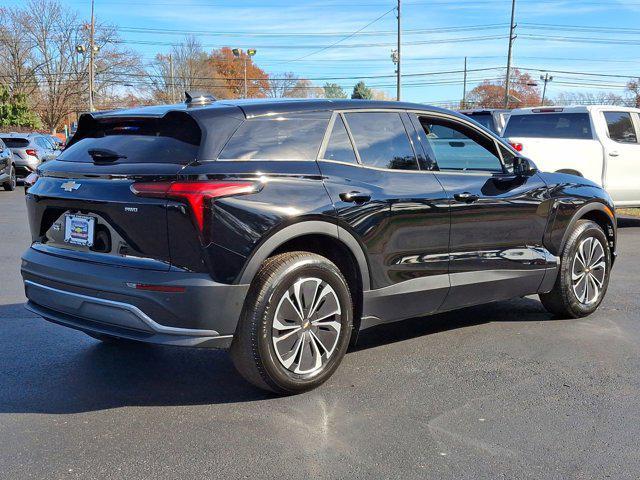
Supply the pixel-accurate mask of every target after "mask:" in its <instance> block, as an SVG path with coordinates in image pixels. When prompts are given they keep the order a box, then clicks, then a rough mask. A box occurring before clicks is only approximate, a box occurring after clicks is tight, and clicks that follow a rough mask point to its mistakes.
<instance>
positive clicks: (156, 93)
mask: <svg viewBox="0 0 640 480" xmlns="http://www.w3.org/2000/svg"><path fill="white" fill-rule="evenodd" d="M172 70H173V71H172ZM172 75H173V80H172ZM216 75H217V71H216V69H215V67H214V66H213V64H212V63H211V62H210V61H209V57H208V55H207V54H206V53H205V51H204V50H203V49H202V45H201V44H200V42H199V41H198V39H197V38H196V37H194V36H188V37H186V38H185V39H184V41H183V42H181V43H180V44H179V45H175V46H174V47H173V48H172V49H171V53H170V54H160V53H159V54H158V55H156V58H155V61H154V62H153V64H152V65H151V68H150V69H149V72H148V76H149V80H150V83H151V88H152V94H153V97H154V98H155V99H156V100H158V101H160V102H165V103H167V102H176V101H178V100H179V99H180V98H182V95H183V92H185V91H189V90H204V91H208V92H210V93H212V94H214V95H216V96H218V97H221V98H227V97H228V96H229V95H227V92H226V86H224V84H223V82H221V81H219V79H218V78H217V77H216ZM172 97H173V98H172Z"/></svg>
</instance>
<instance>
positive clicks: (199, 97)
mask: <svg viewBox="0 0 640 480" xmlns="http://www.w3.org/2000/svg"><path fill="white" fill-rule="evenodd" d="M184 96H185V101H184V103H186V104H187V105H188V106H190V107H199V106H202V105H209V104H210V103H213V102H215V101H216V97H214V96H213V95H211V94H210V93H208V92H197V91H196V92H184Z"/></svg>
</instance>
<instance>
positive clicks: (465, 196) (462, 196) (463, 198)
mask: <svg viewBox="0 0 640 480" xmlns="http://www.w3.org/2000/svg"><path fill="white" fill-rule="evenodd" d="M453 198H455V199H456V200H458V201H459V202H465V203H473V202H477V201H478V200H479V199H480V197H479V196H478V195H474V194H473V193H469V192H464V193H456V194H455V195H454V196H453Z"/></svg>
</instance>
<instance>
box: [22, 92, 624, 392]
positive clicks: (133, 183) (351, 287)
mask: <svg viewBox="0 0 640 480" xmlns="http://www.w3.org/2000/svg"><path fill="white" fill-rule="evenodd" d="M189 98H190V100H189V101H188V102H187V103H186V104H185V105H183V106H180V105H168V106H156V107H146V108H140V109H133V110H125V111H112V112H104V113H91V114H84V115H82V116H81V118H80V121H79V126H78V131H77V133H76V135H75V136H74V137H73V138H72V139H71V140H70V142H69V144H68V146H67V148H66V149H65V151H64V152H63V153H62V154H61V155H60V157H59V158H58V159H57V160H54V161H51V162H47V163H45V164H44V165H42V166H40V168H39V178H38V179H37V180H36V181H35V183H34V184H33V186H31V188H30V189H29V191H28V193H27V195H26V201H27V207H28V215H29V224H30V228H31V235H32V239H33V244H32V246H31V247H30V248H29V249H28V250H27V251H26V252H25V253H24V255H23V257H22V275H23V278H24V284H25V291H26V296H27V298H28V304H27V306H28V308H29V309H30V310H31V311H33V312H35V313H37V314H39V315H41V316H42V317H44V318H45V319H48V320H50V321H52V322H54V323H58V324H61V325H65V326H68V327H71V328H75V329H78V330H81V331H84V332H86V333H87V334H89V335H90V336H92V337H95V338H98V339H100V340H104V341H109V342H114V341H122V340H137V341H142V342H151V343H157V344H165V345H174V346H198V347H211V348H216V347H223V348H227V347H229V348H230V351H231V356H232V359H233V362H234V364H235V366H236V367H237V369H238V370H239V371H240V373H241V374H242V375H244V377H245V378H247V379H248V380H249V381H250V382H252V383H253V384H255V385H257V386H259V387H261V388H264V389H267V390H271V391H274V392H278V393H287V394H288V393H295V392H300V391H304V390H308V389H310V388H313V387H316V386H318V385H319V384H321V383H322V382H324V381H325V380H326V379H327V378H328V377H329V376H330V375H331V374H332V373H333V372H334V371H335V370H336V368H337V367H338V364H339V363H340V362H341V360H342V358H343V356H344V354H345V352H346V350H347V347H348V346H349V345H350V344H353V343H355V341H356V338H357V336H358V332H359V331H361V330H363V329H366V328H368V327H371V326H373V325H377V324H379V323H383V322H395V321H398V320H402V319H406V318H410V317H416V316H423V315H428V314H432V313H436V312H441V311H446V310H452V309H457V308H461V307H466V306H469V305H476V304H481V303H486V302H493V301H496V300H505V299H510V298H514V297H521V296H523V295H529V294H539V295H540V298H541V299H542V302H543V304H544V306H545V307H546V308H547V309H548V310H549V311H551V312H553V313H554V314H556V315H559V316H562V317H572V318H575V317H582V316H585V315H588V314H590V313H591V312H593V311H594V310H595V309H596V308H597V307H598V305H599V304H600V302H601V301H602V299H603V297H604V295H605V292H606V290H607V285H608V281H609V275H610V271H611V268H612V265H613V261H614V257H615V250H616V222H615V214H614V210H613V208H614V207H613V203H612V202H611V199H610V198H609V196H608V195H607V193H606V192H605V191H604V190H603V189H602V188H600V187H599V186H597V185H596V184H595V183H593V182H591V181H589V180H587V179H585V178H579V177H574V176H571V175H564V174H551V173H539V172H538V171H537V170H536V167H535V165H534V164H533V163H532V162H531V161H529V160H527V159H525V158H523V157H521V156H519V155H518V154H517V153H516V152H515V151H514V150H513V149H512V148H511V147H510V146H509V145H508V144H507V143H506V142H504V141H503V140H502V139H500V138H499V137H497V136H495V135H493V134H491V133H489V132H488V131H486V130H485V129H483V128H480V127H478V126H477V124H475V123H474V122H472V121H470V120H469V119H468V118H467V117H464V116H462V115H459V114H457V113H454V112H451V111H447V110H444V109H439V108H435V107H427V106H424V105H417V104H410V103H399V102H378V101H364V100H356V101H351V100H335V101H333V100H297V101H294V100H290V101H279V102H277V101H269V100H257V101H231V100H229V101H226V100H225V101H214V100H213V99H212V98H210V97H207V96H202V97H197V96H191V97H189ZM447 130H448V131H449V132H455V134H456V138H459V137H461V136H463V137H464V138H465V139H466V140H467V141H465V142H460V141H458V140H447V141H444V142H434V141H433V140H432V139H433V134H434V133H433V132H434V131H439V133H440V134H441V135H445V134H447ZM448 134H449V135H451V133H448ZM471 143H473V147H468V145H469V144H471ZM468 148H469V149H471V150H472V151H473V152H472V154H467V153H466V150H467V149H468ZM458 155H459V156H460V157H458ZM123 267H126V268H123ZM515 314H516V313H515V312H514V315H515Z"/></svg>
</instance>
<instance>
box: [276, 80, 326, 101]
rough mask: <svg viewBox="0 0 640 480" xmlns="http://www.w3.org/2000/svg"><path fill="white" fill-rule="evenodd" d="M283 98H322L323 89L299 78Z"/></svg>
mask: <svg viewBox="0 0 640 480" xmlns="http://www.w3.org/2000/svg"><path fill="white" fill-rule="evenodd" d="M283 96H284V97H287V98H322V97H323V96H324V89H322V88H321V87H316V86H315V85H314V84H313V83H312V82H311V80H307V79H305V78H301V79H299V80H298V81H297V82H296V83H295V85H294V86H293V87H292V88H290V89H289V90H288V91H287V92H286V93H285V94H284V95H283Z"/></svg>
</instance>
